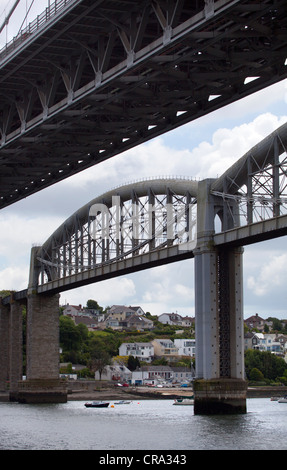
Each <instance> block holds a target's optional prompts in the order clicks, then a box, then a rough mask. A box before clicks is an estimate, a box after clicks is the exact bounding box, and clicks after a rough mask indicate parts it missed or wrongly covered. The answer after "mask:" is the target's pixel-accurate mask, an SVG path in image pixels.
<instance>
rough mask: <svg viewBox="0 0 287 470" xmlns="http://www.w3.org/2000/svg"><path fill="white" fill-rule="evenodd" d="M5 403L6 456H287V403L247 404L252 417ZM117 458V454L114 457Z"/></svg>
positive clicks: (165, 403)
mask: <svg viewBox="0 0 287 470" xmlns="http://www.w3.org/2000/svg"><path fill="white" fill-rule="evenodd" d="M84 403H85V402H83V401H69V402H68V403H64V404H58V405H25V404H19V403H0V449H1V450H98V451H99V450H105V451H107V452H109V451H110V452H111V453H113V452H115V451H125V450H130V451H132V450H158V449H161V450H167V451H171V450H175V451H176V450H182V451H189V450H203V449H204V450H286V449H287V439H286V436H287V403H286V404H284V403H282V404H281V403H278V402H275V401H271V400H270V398H252V399H248V400H247V413H246V414H245V415H239V416H236V415H232V416H196V415H194V412H193V406H174V405H173V401H172V400H142V401H136V400H135V401H133V402H132V403H131V404H129V405H114V402H113V401H111V402H110V406H109V408H102V409H100V408H85V406H84ZM111 455H112V454H111Z"/></svg>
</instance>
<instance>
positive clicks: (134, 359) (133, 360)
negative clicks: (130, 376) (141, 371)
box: [128, 356, 140, 371]
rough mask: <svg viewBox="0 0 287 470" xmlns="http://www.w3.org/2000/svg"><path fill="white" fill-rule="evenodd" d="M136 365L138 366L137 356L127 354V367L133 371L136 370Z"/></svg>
mask: <svg viewBox="0 0 287 470" xmlns="http://www.w3.org/2000/svg"><path fill="white" fill-rule="evenodd" d="M137 367H140V361H139V360H138V358H137V357H134V356H129V358H128V369H129V370H131V371H133V370H136V368H137Z"/></svg>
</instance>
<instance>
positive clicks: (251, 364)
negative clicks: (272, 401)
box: [245, 349, 287, 380]
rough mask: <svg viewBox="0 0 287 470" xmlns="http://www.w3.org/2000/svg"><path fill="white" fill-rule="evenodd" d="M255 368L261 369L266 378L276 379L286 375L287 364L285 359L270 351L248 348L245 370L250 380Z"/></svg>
mask: <svg viewBox="0 0 287 470" xmlns="http://www.w3.org/2000/svg"><path fill="white" fill-rule="evenodd" d="M253 368H257V369H258V370H260V371H261V373H262V374H263V376H264V377H265V378H266V379H268V380H276V378H277V377H281V376H283V375H284V371H285V370H286V369H287V364H286V362H285V361H284V359H282V358H281V357H277V356H276V355H275V354H271V352H270V351H258V350H257V349H248V350H247V351H245V372H246V376H247V379H248V380H250V374H251V370H252V369H253Z"/></svg>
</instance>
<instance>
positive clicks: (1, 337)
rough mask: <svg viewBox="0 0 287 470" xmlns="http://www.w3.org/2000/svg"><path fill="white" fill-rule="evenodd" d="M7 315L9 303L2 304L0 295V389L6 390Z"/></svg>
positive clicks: (7, 362)
mask: <svg viewBox="0 0 287 470" xmlns="http://www.w3.org/2000/svg"><path fill="white" fill-rule="evenodd" d="M9 316H10V305H2V298H1V297H0V391H1V392H7V391H8V382H9V364H10V361H9Z"/></svg>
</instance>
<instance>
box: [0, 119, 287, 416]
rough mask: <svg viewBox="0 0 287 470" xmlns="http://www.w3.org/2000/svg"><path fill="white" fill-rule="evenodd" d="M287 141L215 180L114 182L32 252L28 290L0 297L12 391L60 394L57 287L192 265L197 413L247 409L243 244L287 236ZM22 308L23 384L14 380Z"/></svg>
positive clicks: (284, 137) (283, 130) (271, 140)
mask: <svg viewBox="0 0 287 470" xmlns="http://www.w3.org/2000/svg"><path fill="white" fill-rule="evenodd" d="M286 146H287V124H285V125H283V126H282V127H280V128H279V129H277V130H276V131H275V132H274V133H272V134H271V135H269V136H268V137H267V138H265V139H264V140H263V141H262V142H260V143H259V144H257V145H256V146H255V147H254V148H252V149H251V150H250V151H249V152H247V154H245V155H244V156H242V157H241V158H240V159H239V160H238V161H237V162H236V163H235V164H234V165H233V166H232V167H230V168H229V169H228V170H227V171H226V172H225V173H224V174H223V175H221V176H220V177H219V178H217V179H206V180H202V181H194V180H192V179H191V178H188V177H182V178H170V177H167V178H150V179H145V180H142V181H138V182H137V183H131V184H127V185H123V186H120V187H118V188H115V189H113V190H111V191H108V192H106V193H105V194H102V195H101V196H99V197H96V198H95V199H93V200H92V201H90V202H89V203H87V204H86V205H85V206H83V207H82V208H80V209H79V210H77V211H76V212H75V213H74V214H73V215H71V216H70V217H69V218H68V219H67V220H66V221H65V222H64V223H63V224H62V225H61V226H60V227H59V228H58V229H57V230H56V231H55V232H54V233H53V234H52V235H51V236H50V237H49V238H48V239H47V240H46V242H45V243H44V244H43V245H42V246H35V247H33V248H32V252H31V266H30V279H29V285H28V288H27V289H26V290H25V291H22V292H17V293H15V294H13V296H10V297H7V298H4V299H2V306H1V323H0V325H1V326H2V324H3V325H6V327H7V322H8V318H9V316H10V329H8V330H9V332H10V355H11V361H10V366H11V370H10V371H9V370H8V368H7V366H8V363H7V366H6V376H7V375H9V374H11V378H12V377H13V376H14V379H15V380H14V382H13V381H12V382H11V384H12V388H11V396H13V394H14V396H17V399H18V400H20V401H26V402H27V401H29V400H31V401H35V400H48V399H52V400H62V399H65V392H64V391H63V390H62V389H61V382H60V380H59V378H58V375H59V372H58V371H59V330H58V329H59V319H58V316H59V293H60V292H63V291H65V290H69V289H73V288H76V287H79V286H82V285H85V284H88V283H95V282H99V281H101V280H103V279H109V278H112V277H114V276H119V275H125V274H128V273H132V272H135V271H138V270H143V269H149V268H152V267H154V266H159V265H162V264H165V263H172V262H175V261H180V260H183V259H188V258H194V267H195V319H196V380H195V382H194V393H195V412H196V413H219V412H220V413H221V412H224V413H229V412H244V411H245V409H246V382H245V375H244V332H243V266H242V258H243V247H244V245H247V244H251V243H256V242H259V241H262V240H267V239H271V238H276V237H281V236H286V235H287V156H286ZM216 221H217V222H216ZM22 302H25V303H27V380H26V381H24V382H20V383H19V382H18V381H19V379H20V376H19V374H20V370H21V364H22V362H21V347H20V343H21V338H22V335H21V303H22ZM4 319H6V320H4ZM3 320H4V323H3ZM5 322H6V323H5ZM15 325H16V326H15ZM6 327H5V328H4V327H2V329H1V332H2V335H4V333H5V331H6ZM17 334H18V339H17ZM15 335H16V337H15ZM2 339H3V336H2ZM0 344H1V346H2V349H3V347H6V348H7V347H8V345H7V341H6V342H4V341H1V342H0ZM15 345H18V347H15ZM7 354H8V352H7V353H6V355H7ZM15 355H16V357H15ZM1 357H2V368H1V370H2V373H3V371H4V370H5V364H4V362H5V357H6V356H5V354H4V355H2V354H1ZM12 359H13V360H12ZM16 366H17V367H16ZM15 367H16V369H17V370H18V374H16V376H15V375H13V373H15ZM19 367H20V369H19ZM13 384H14V385H13ZM39 384H40V385H39ZM13 386H14V387H15V390H13Z"/></svg>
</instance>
